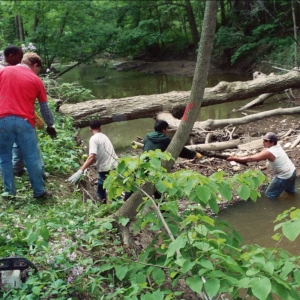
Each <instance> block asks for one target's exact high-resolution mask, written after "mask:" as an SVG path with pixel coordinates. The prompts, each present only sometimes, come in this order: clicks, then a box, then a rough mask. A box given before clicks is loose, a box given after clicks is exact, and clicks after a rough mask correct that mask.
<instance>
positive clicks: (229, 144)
mask: <svg viewBox="0 0 300 300" xmlns="http://www.w3.org/2000/svg"><path fill="white" fill-rule="evenodd" d="M241 143H243V141H242V140H240V139H236V140H230V141H225V142H217V143H209V144H197V145H188V146H185V147H186V148H188V149H190V150H194V151H198V152H200V153H201V150H206V151H221V150H226V149H231V148H236V147H237V146H238V145H239V144H241Z"/></svg>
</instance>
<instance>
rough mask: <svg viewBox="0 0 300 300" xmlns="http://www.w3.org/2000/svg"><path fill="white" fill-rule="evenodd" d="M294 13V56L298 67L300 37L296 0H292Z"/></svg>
mask: <svg viewBox="0 0 300 300" xmlns="http://www.w3.org/2000/svg"><path fill="white" fill-rule="evenodd" d="M292 15H293V25H294V40H295V41H294V49H295V52H294V57H295V65H294V67H295V68H298V38H297V24H296V16H295V7H294V0H292Z"/></svg>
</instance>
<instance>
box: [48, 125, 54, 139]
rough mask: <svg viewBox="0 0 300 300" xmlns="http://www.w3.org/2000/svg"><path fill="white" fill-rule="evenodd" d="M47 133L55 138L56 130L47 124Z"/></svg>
mask: <svg viewBox="0 0 300 300" xmlns="http://www.w3.org/2000/svg"><path fill="white" fill-rule="evenodd" d="M46 131H47V133H48V134H49V135H50V136H51V138H52V139H55V138H56V130H55V128H54V127H52V126H47V129H46Z"/></svg>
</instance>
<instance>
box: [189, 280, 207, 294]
mask: <svg viewBox="0 0 300 300" xmlns="http://www.w3.org/2000/svg"><path fill="white" fill-rule="evenodd" d="M186 283H187V285H188V286H189V287H190V289H191V290H192V291H194V292H196V293H198V294H200V293H201V292H202V286H203V282H202V279H201V278H200V277H199V276H194V277H188V278H187V279H186Z"/></svg>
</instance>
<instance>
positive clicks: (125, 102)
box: [59, 71, 300, 127]
mask: <svg viewBox="0 0 300 300" xmlns="http://www.w3.org/2000/svg"><path fill="white" fill-rule="evenodd" d="M299 87H300V73H299V72H298V71H291V72H289V73H286V74H284V75H278V76H275V75H274V76H268V77H266V78H265V79H261V80H259V81H257V80H249V81H243V82H242V81H236V82H220V83H219V84H218V85H216V86H215V87H213V88H206V89H205V93H204V99H203V102H202V106H209V105H214V104H220V103H226V102H232V101H238V100H244V99H249V98H251V97H255V96H258V95H261V94H265V93H276V92H281V91H283V90H285V89H288V88H299ZM189 96H190V92H170V93H166V94H156V95H149V96H136V97H127V98H121V99H103V100H90V101H86V102H82V103H77V104H63V105H62V106H61V107H60V109H59V110H60V112H61V113H62V114H66V115H70V116H72V117H73V118H74V120H75V125H76V126H78V127H85V126H88V124H89V120H91V119H92V118H97V119H99V120H100V121H101V122H102V124H108V123H112V122H120V121H126V120H134V119H139V118H152V117H155V116H156V114H157V113H159V112H162V111H169V112H170V113H171V114H172V115H173V116H174V117H176V118H181V117H182V115H183V112H184V109H185V106H186V102H187V100H188V98H189Z"/></svg>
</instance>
